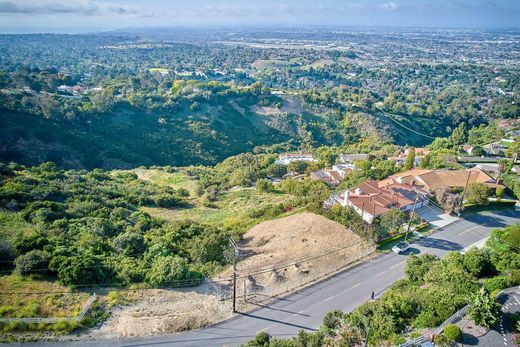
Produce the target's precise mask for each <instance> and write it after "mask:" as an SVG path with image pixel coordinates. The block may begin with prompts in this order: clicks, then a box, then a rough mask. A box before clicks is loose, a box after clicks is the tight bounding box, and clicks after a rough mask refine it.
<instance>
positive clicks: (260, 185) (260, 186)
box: [256, 179, 274, 192]
mask: <svg viewBox="0 0 520 347" xmlns="http://www.w3.org/2000/svg"><path fill="white" fill-rule="evenodd" d="M273 187H274V186H273V184H272V183H271V181H268V180H264V179H260V180H258V181H256V190H258V191H259V192H270V191H271V190H273Z"/></svg>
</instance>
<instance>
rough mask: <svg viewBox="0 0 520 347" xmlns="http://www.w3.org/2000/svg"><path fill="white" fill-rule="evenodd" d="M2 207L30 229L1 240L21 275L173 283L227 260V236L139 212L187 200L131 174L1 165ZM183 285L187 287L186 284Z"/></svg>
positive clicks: (75, 282)
mask: <svg viewBox="0 0 520 347" xmlns="http://www.w3.org/2000/svg"><path fill="white" fill-rule="evenodd" d="M1 172H2V173H3V174H2V180H1V183H0V204H1V206H2V208H4V209H6V210H8V211H9V212H6V213H8V214H10V215H18V216H20V217H21V218H22V219H23V220H24V223H26V224H27V225H30V226H31V227H30V228H29V229H24V230H19V231H17V232H15V233H13V234H12V235H6V234H3V233H2V234H0V235H1V236H2V238H3V240H2V245H4V248H6V250H8V251H9V252H10V254H12V256H9V257H8V254H9V252H6V253H7V254H6V256H5V258H6V260H10V259H12V258H14V257H16V259H15V261H14V264H13V265H14V269H15V271H16V272H17V273H19V274H21V275H36V276H38V275H39V276H56V278H57V279H58V280H59V281H60V282H61V283H63V284H66V285H96V284H111V283H113V284H128V283H133V282H142V281H147V282H149V283H150V284H152V285H156V286H159V285H160V286H162V285H169V284H170V285H174V284H175V283H182V280H184V279H194V278H195V279H197V278H200V276H201V275H202V274H204V273H206V274H208V273H211V272H212V271H215V269H217V268H218V267H219V266H222V265H223V264H225V262H226V257H225V252H226V249H227V232H225V231H223V230H220V229H217V228H213V227H209V226H205V225H199V224H196V223H191V222H183V223H178V224H165V223H164V222H162V221H160V220H157V219H154V218H152V217H150V216H149V215H148V214H146V213H144V212H142V211H140V209H139V208H140V207H142V206H157V207H170V206H173V205H180V204H182V203H183V202H182V199H183V198H182V197H181V196H180V195H179V194H178V192H177V191H175V190H173V189H172V188H169V187H161V186H157V185H153V184H150V183H146V182H144V181H142V180H139V179H137V176H136V175H134V174H129V173H125V172H112V173H110V172H105V171H102V170H99V169H98V170H94V171H91V172H85V171H62V170H58V169H57V167H56V165H53V164H50V163H48V164H42V165H40V166H37V167H30V168H26V167H21V166H16V165H10V166H2V170H1ZM179 281H181V282H179Z"/></svg>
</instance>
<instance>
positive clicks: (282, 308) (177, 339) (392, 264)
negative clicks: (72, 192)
mask: <svg viewBox="0 0 520 347" xmlns="http://www.w3.org/2000/svg"><path fill="white" fill-rule="evenodd" d="M518 222H520V219H519V213H518V211H515V209H513V208H511V209H500V210H494V211H486V212H480V213H472V214H468V215H466V216H465V217H464V219H461V220H458V221H456V222H454V223H452V224H449V225H448V226H445V227H444V228H441V229H439V230H438V231H437V232H436V233H435V234H434V235H432V236H430V237H428V238H421V239H419V240H417V241H416V242H414V243H412V244H411V247H410V250H409V251H408V252H407V253H406V254H401V255H397V254H393V253H387V254H382V255H380V256H378V257H376V258H374V259H372V260H371V261H369V262H366V263H363V264H361V265H359V266H356V267H354V268H351V269H348V270H346V271H344V272H341V273H339V274H337V275H335V276H332V277H330V278H329V279H327V280H324V281H322V282H320V283H317V284H314V285H311V286H309V287H307V288H305V289H302V290H300V291H298V292H296V293H293V294H290V295H287V296H285V297H283V298H280V299H278V300H277V301H275V302H273V303H272V304H270V305H268V306H264V307H259V308H258V309H256V310H254V311H252V312H249V313H243V314H240V315H237V316H236V317H234V318H232V319H230V320H227V321H225V322H222V323H220V324H217V325H214V326H211V327H207V328H201V329H197V330H192V331H187V332H183V333H178V334H174V335H163V336H154V337H144V338H139V339H131V340H130V339H125V340H99V341H67V342H56V341H52V342H33V343H13V344H10V346H72V347H92V346H107V347H108V346H110V347H118V346H128V347H130V346H135V347H137V346H176V347H185V346H190V347H192V346H205V347H206V346H235V345H239V344H241V343H244V342H246V341H248V340H249V339H251V338H253V337H254V336H255V335H256V334H257V333H258V332H260V331H267V332H269V333H270V334H271V335H274V336H278V337H290V336H294V335H296V334H297V333H298V331H299V330H302V329H303V330H306V331H314V330H317V329H318V328H319V326H320V325H321V322H322V319H323V316H324V315H325V314H326V313H327V312H329V311H331V310H335V309H341V310H343V311H351V310H352V309H354V308H355V307H356V306H358V305H360V304H362V303H363V302H365V301H366V300H368V299H369V298H370V295H371V293H372V291H374V292H375V293H376V297H377V296H379V295H381V293H382V292H383V291H384V290H385V289H386V288H388V286H390V285H391V284H392V283H394V282H395V281H397V280H399V279H401V278H403V277H404V266H405V261H406V255H407V254H410V253H415V254H419V253H431V254H435V255H438V256H440V257H442V256H444V255H445V254H446V253H447V252H449V251H460V250H462V249H463V248H465V247H467V246H469V245H471V244H473V243H476V242H478V241H480V240H482V239H484V238H486V237H487V236H488V234H489V232H490V231H491V230H492V229H494V228H500V227H504V226H506V225H511V224H515V223H518Z"/></svg>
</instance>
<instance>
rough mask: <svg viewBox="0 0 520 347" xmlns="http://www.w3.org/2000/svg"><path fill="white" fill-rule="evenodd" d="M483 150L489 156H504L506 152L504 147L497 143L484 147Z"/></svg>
mask: <svg viewBox="0 0 520 347" xmlns="http://www.w3.org/2000/svg"><path fill="white" fill-rule="evenodd" d="M482 149H484V152H486V153H487V154H488V155H502V154H503V152H504V146H502V145H501V144H500V143H496V142H494V143H489V144H487V145H484V146H483V147H482Z"/></svg>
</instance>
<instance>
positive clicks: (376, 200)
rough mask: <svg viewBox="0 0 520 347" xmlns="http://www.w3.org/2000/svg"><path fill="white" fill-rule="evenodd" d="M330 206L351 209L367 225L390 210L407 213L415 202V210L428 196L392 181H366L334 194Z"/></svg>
mask: <svg viewBox="0 0 520 347" xmlns="http://www.w3.org/2000/svg"><path fill="white" fill-rule="evenodd" d="M329 200H330V201H328V202H327V203H328V204H330V205H334V204H338V203H339V204H340V205H341V206H344V207H346V206H350V207H352V208H353V209H354V210H355V211H356V212H357V213H358V214H359V215H360V216H361V218H363V220H365V221H366V222H367V223H370V224H371V223H373V221H374V219H375V218H376V217H378V216H380V215H382V214H384V213H386V212H388V211H389V210H390V209H392V208H397V209H400V210H402V211H409V210H411V209H412V208H413V205H414V202H415V201H416V200H417V204H416V208H419V207H422V206H424V205H427V204H428V201H429V194H428V192H427V191H425V190H424V189H422V188H420V187H418V186H410V185H407V184H402V183H399V182H397V181H395V180H393V179H386V180H383V181H379V182H377V181H374V180H368V181H365V182H363V183H361V184H359V185H358V186H357V187H354V188H352V189H349V190H346V191H344V192H341V193H339V194H336V195H334V196H332V197H331V199H329Z"/></svg>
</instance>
